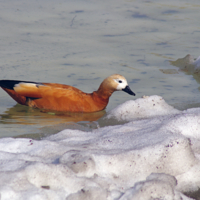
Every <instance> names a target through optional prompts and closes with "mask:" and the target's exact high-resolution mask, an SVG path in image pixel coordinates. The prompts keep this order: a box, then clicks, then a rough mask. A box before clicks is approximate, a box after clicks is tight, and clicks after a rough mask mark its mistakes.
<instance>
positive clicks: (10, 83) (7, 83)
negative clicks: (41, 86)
mask: <svg viewBox="0 0 200 200" xmlns="http://www.w3.org/2000/svg"><path fill="white" fill-rule="evenodd" d="M19 83H35V84H38V83H36V82H31V81H17V80H0V87H3V88H7V89H10V90H13V88H14V86H15V85H16V84H19Z"/></svg>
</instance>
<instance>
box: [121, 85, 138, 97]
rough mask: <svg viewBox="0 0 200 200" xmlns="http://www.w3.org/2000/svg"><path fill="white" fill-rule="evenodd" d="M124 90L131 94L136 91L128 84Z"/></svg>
mask: <svg viewBox="0 0 200 200" xmlns="http://www.w3.org/2000/svg"><path fill="white" fill-rule="evenodd" d="M122 90H123V91H124V92H127V93H128V94H130V95H134V96H135V93H134V92H133V91H132V90H131V89H130V87H129V86H128V85H127V86H126V87H125V88H124V89H122Z"/></svg>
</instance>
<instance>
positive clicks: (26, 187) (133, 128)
mask: <svg viewBox="0 0 200 200" xmlns="http://www.w3.org/2000/svg"><path fill="white" fill-rule="evenodd" d="M151 104H155V105H151ZM136 105H137V106H136ZM138 105H139V107H138ZM133 107H134V109H133ZM137 109H138V110H137ZM127 110H128V111H129V113H128V114H127ZM138 111H139V112H138ZM111 113H112V115H111ZM107 117H114V118H115V119H118V120H127V121H129V122H128V123H126V124H124V125H115V126H108V127H104V128H99V129H96V130H94V131H92V132H84V131H80V130H69V129H68V130H64V131H62V132H60V133H58V134H55V135H52V136H49V137H47V138H44V139H42V140H40V141H37V140H32V139H22V138H17V139H14V138H3V139H0V177H1V179H0V194H1V199H2V200H8V199H9V200H10V199H13V200H32V199H34V200H37V199H38V200H40V199H42V200H44V199H52V200H56V199H67V200H75V199H81V200H82V199H98V200H99V199H101V200H104V199H108V200H116V199H120V200H128V199H131V200H136V199H137V200H140V199H142V200H146V199H166V200H168V199H175V200H178V199H185V200H187V199H191V198H189V197H186V196H185V195H184V194H183V193H188V192H194V191H196V190H198V188H199V187H200V180H199V176H200V171H199V168H200V162H199V159H200V155H199V154H200V145H199V142H198V141H199V140H200V134H199V131H198V130H200V109H189V110H185V111H183V112H182V111H178V110H176V109H174V108H173V107H171V106H169V105H168V104H167V103H166V102H165V101H164V100H163V99H162V97H159V96H150V97H146V98H140V99H137V100H136V101H131V102H126V103H124V104H122V105H120V106H119V107H117V108H116V109H114V110H112V111H111V112H110V113H109V114H108V116H107ZM141 118H142V119H141Z"/></svg>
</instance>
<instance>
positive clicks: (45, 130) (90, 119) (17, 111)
mask: <svg viewBox="0 0 200 200" xmlns="http://www.w3.org/2000/svg"><path fill="white" fill-rule="evenodd" d="M105 113H106V112H105V111H100V112H95V113H70V112H65V113H63V112H54V111H41V110H39V109H34V108H30V107H28V106H22V105H20V104H16V105H15V106H13V107H12V108H10V109H8V110H7V111H6V112H4V114H1V115H0V123H1V124H2V125H6V128H9V127H10V128H11V129H12V128H14V127H15V128H17V125H20V126H22V127H24V126H26V135H25V134H24V135H23V136H22V135H20V137H31V138H35V139H36V138H41V137H44V136H47V134H48V135H49V134H54V133H57V132H59V131H62V130H63V129H66V128H68V129H79V130H84V131H89V130H91V129H94V128H97V123H95V121H97V120H98V119H99V118H101V117H102V116H104V115H105ZM27 125H29V127H30V129H29V130H28V131H27ZM21 134H23V133H21ZM16 135H19V133H17V134H15V135H13V136H16ZM5 136H6V135H1V137H5Z"/></svg>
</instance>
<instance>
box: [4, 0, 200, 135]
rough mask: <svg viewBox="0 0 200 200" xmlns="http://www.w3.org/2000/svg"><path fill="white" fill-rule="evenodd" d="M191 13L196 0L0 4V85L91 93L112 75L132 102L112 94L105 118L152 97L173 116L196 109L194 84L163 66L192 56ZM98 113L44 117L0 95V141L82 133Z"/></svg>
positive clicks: (194, 19)
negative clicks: (55, 86)
mask: <svg viewBox="0 0 200 200" xmlns="http://www.w3.org/2000/svg"><path fill="white" fill-rule="evenodd" d="M199 8H200V3H199V1H197V0H191V1H187V0H183V1H181V2H180V1H172V0H169V1H167V2H166V1H164V0H159V1H138V0H135V1H134V0H132V1H131V0H129V1H126V0H124V1H121V0H120V1H118V0H117V1H116V0H108V1H88V0H87V1H86V0H80V1H79V0H73V1H71V0H69V1H63V0H58V1H56V2H55V1H46V0H43V1H39V2H38V1H35V0H33V1H31V2H27V1H23V0H19V1H14V0H11V1H9V2H8V1H2V2H1V8H0V24H1V32H0V51H1V53H0V59H1V64H0V79H17V80H31V81H39V82H56V83H63V84H69V85H72V86H75V87H78V88H79V89H81V90H83V91H84V92H92V91H94V90H97V88H98V87H99V85H100V83H101V82H102V80H103V79H104V78H106V77H107V76H109V75H111V74H114V73H119V74H122V75H124V76H125V77H126V78H127V80H128V82H129V85H130V87H131V89H132V90H133V91H134V92H135V93H136V97H132V96H129V95H128V94H126V93H123V92H116V93H114V94H113V96H112V97H111V99H110V102H109V105H108V107H107V109H106V112H107V111H109V110H110V109H112V108H114V107H116V106H117V105H119V104H121V103H123V102H125V101H127V100H129V99H136V98H139V97H141V96H143V95H149V96H150V95H154V94H156V95H160V96H162V97H163V98H164V99H165V100H166V101H167V103H169V104H171V105H175V106H176V107H177V108H180V109H185V108H187V107H193V106H199V103H200V100H199V99H200V98H199V97H200V93H199V89H198V88H199V83H198V82H197V81H196V80H195V78H194V77H193V75H191V74H187V73H185V72H182V71H180V70H179V68H178V67H176V66H173V65H171V64H170V62H169V61H175V60H177V59H178V58H182V57H184V56H185V55H187V54H192V55H193V56H194V57H197V56H199V41H200V40H199V33H200V26H199V17H200V13H199ZM104 114H105V112H103V113H97V114H92V115H91V116H88V115H84V116H82V115H81V116H77V114H75V115H74V114H70V113H67V114H55V113H44V112H40V111H39V110H37V109H32V108H27V107H25V106H21V105H16V103H15V101H13V100H12V99H11V98H10V97H9V96H8V95H7V94H6V93H5V92H4V91H3V90H0V116H1V118H0V137H10V136H12V137H19V136H22V135H23V136H24V135H26V136H28V137H35V134H36V135H37V137H38V135H39V137H43V136H44V135H45V134H51V133H55V132H58V131H60V130H62V129H65V128H78V129H84V130H90V129H93V128H96V127H97V126H98V123H96V122H95V121H97V118H98V117H101V116H102V115H104ZM90 121H94V122H90ZM101 126H103V125H102V124H101Z"/></svg>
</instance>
